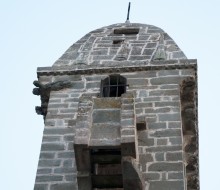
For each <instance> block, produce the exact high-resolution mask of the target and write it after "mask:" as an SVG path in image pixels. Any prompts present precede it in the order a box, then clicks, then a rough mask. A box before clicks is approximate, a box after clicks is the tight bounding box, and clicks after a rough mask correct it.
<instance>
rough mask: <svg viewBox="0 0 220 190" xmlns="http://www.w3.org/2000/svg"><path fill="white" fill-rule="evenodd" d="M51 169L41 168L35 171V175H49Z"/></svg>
mask: <svg viewBox="0 0 220 190" xmlns="http://www.w3.org/2000/svg"><path fill="white" fill-rule="evenodd" d="M51 173H52V169H50V168H42V169H38V170H37V174H51Z"/></svg>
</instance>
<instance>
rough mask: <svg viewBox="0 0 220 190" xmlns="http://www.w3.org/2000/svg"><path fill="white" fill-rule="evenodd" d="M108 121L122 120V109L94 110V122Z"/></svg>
mask: <svg viewBox="0 0 220 190" xmlns="http://www.w3.org/2000/svg"><path fill="white" fill-rule="evenodd" d="M108 122H120V110H105V111H103V110H101V111H99V110H95V111H93V123H108Z"/></svg>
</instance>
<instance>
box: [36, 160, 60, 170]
mask: <svg viewBox="0 0 220 190" xmlns="http://www.w3.org/2000/svg"><path fill="white" fill-rule="evenodd" d="M60 165H61V160H39V164H38V167H45V168H46V167H58V166H60Z"/></svg>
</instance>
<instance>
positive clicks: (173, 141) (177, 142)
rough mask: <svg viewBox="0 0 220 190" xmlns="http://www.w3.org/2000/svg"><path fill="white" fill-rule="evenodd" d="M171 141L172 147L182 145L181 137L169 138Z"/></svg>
mask: <svg viewBox="0 0 220 190" xmlns="http://www.w3.org/2000/svg"><path fill="white" fill-rule="evenodd" d="M169 141H170V143H171V144H172V145H181V144H182V138H181V137H172V138H169Z"/></svg>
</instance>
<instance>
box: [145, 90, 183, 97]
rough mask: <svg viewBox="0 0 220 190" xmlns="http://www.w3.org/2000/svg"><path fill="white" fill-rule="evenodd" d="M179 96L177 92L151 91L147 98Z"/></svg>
mask: <svg viewBox="0 0 220 190" xmlns="http://www.w3.org/2000/svg"><path fill="white" fill-rule="evenodd" d="M175 95H179V90H152V91H150V92H149V96H175Z"/></svg>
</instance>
